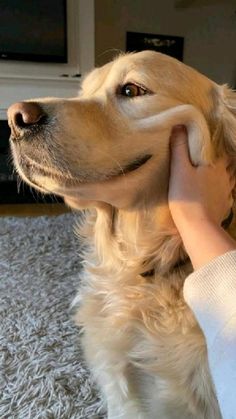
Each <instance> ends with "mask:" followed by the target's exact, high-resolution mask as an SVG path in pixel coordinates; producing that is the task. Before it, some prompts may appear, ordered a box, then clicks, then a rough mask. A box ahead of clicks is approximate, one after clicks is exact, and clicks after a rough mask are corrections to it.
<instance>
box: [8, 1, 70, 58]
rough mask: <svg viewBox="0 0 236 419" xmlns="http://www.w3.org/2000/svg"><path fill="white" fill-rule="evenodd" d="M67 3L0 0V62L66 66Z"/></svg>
mask: <svg viewBox="0 0 236 419" xmlns="http://www.w3.org/2000/svg"><path fill="white" fill-rule="evenodd" d="M67 58H68V57H67V5H66V0H10V1H9V0H0V59H1V60H21V61H32V62H45V63H67V61H68V59H67Z"/></svg>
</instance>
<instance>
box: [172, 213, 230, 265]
mask: <svg viewBox="0 0 236 419" xmlns="http://www.w3.org/2000/svg"><path fill="white" fill-rule="evenodd" d="M179 233H180V235H181V237H182V240H183V244H184V247H185V250H186V252H187V254H188V255H189V257H190V260H191V262H192V265H193V268H194V270H196V269H199V268H200V267H201V266H203V265H205V264H207V263H208V262H210V261H211V260H213V259H214V258H216V257H218V256H220V255H223V254H224V253H227V252H229V251H231V250H235V249H236V243H235V241H234V240H233V239H232V238H231V237H230V236H229V235H228V234H227V233H226V232H225V231H224V230H223V228H222V227H221V226H219V225H218V224H217V223H216V222H214V221H213V220H212V219H210V218H209V217H208V216H207V215H204V216H202V217H199V218H197V219H193V220H190V219H189V218H186V219H184V220H182V224H181V229H180V230H179Z"/></svg>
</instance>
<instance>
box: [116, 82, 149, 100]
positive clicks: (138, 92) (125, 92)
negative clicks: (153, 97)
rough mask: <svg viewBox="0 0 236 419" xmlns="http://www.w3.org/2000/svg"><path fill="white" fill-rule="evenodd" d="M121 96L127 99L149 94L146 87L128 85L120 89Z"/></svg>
mask: <svg viewBox="0 0 236 419" xmlns="http://www.w3.org/2000/svg"><path fill="white" fill-rule="evenodd" d="M120 94H121V95H122V96H126V97H131V98H132V97H136V96H143V95H146V94H147V90H146V89H144V87H141V86H138V85H137V84H134V83H127V84H125V85H124V86H122V87H121V89H120Z"/></svg>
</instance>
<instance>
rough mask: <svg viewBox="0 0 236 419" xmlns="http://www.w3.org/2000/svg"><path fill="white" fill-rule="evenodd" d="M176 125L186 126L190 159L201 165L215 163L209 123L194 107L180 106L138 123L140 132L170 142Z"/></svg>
mask: <svg viewBox="0 0 236 419" xmlns="http://www.w3.org/2000/svg"><path fill="white" fill-rule="evenodd" d="M176 125H184V126H185V127H186V129H187V132H188V144H189V154H190V159H191V161H192V163H193V164H195V165H199V164H204V162H205V163H210V162H212V161H214V158H215V153H214V149H213V147H212V145H211V136H210V131H209V128H208V124H207V121H206V119H205V117H204V115H203V114H202V112H201V111H200V110H198V109H197V108H196V107H195V106H192V105H179V106H176V107H173V108H171V109H168V110H167V111H163V112H160V113H159V114H157V115H153V116H150V117H147V118H143V119H141V120H139V121H138V122H137V128H138V129H139V130H145V131H146V132H147V131H152V132H155V133H156V134H157V133H159V134H161V135H163V136H165V137H166V139H167V140H168V139H169V138H170V135H171V131H172V129H173V127H174V126H176Z"/></svg>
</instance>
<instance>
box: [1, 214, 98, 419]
mask: <svg viewBox="0 0 236 419" xmlns="http://www.w3.org/2000/svg"><path fill="white" fill-rule="evenodd" d="M74 224H75V219H74V216H73V215H72V214H65V215H60V216H57V217H38V218H5V217H2V218H0V418H1V419H92V418H94V419H95V418H96V419H98V418H103V417H104V416H103V415H102V413H100V412H101V401H100V400H99V397H98V394H97V392H96V389H95V386H93V384H92V381H91V378H90V376H89V373H88V371H87V369H86V367H85V365H84V363H83V357H82V353H81V349H80V346H79V334H78V329H77V327H76V326H75V325H74V324H73V320H72V316H71V313H70V311H69V308H70V303H71V301H72V299H73V297H74V296H75V293H76V289H77V287H78V285H79V272H80V258H79V242H78V239H77V238H76V237H75V235H74V233H73V227H74Z"/></svg>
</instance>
